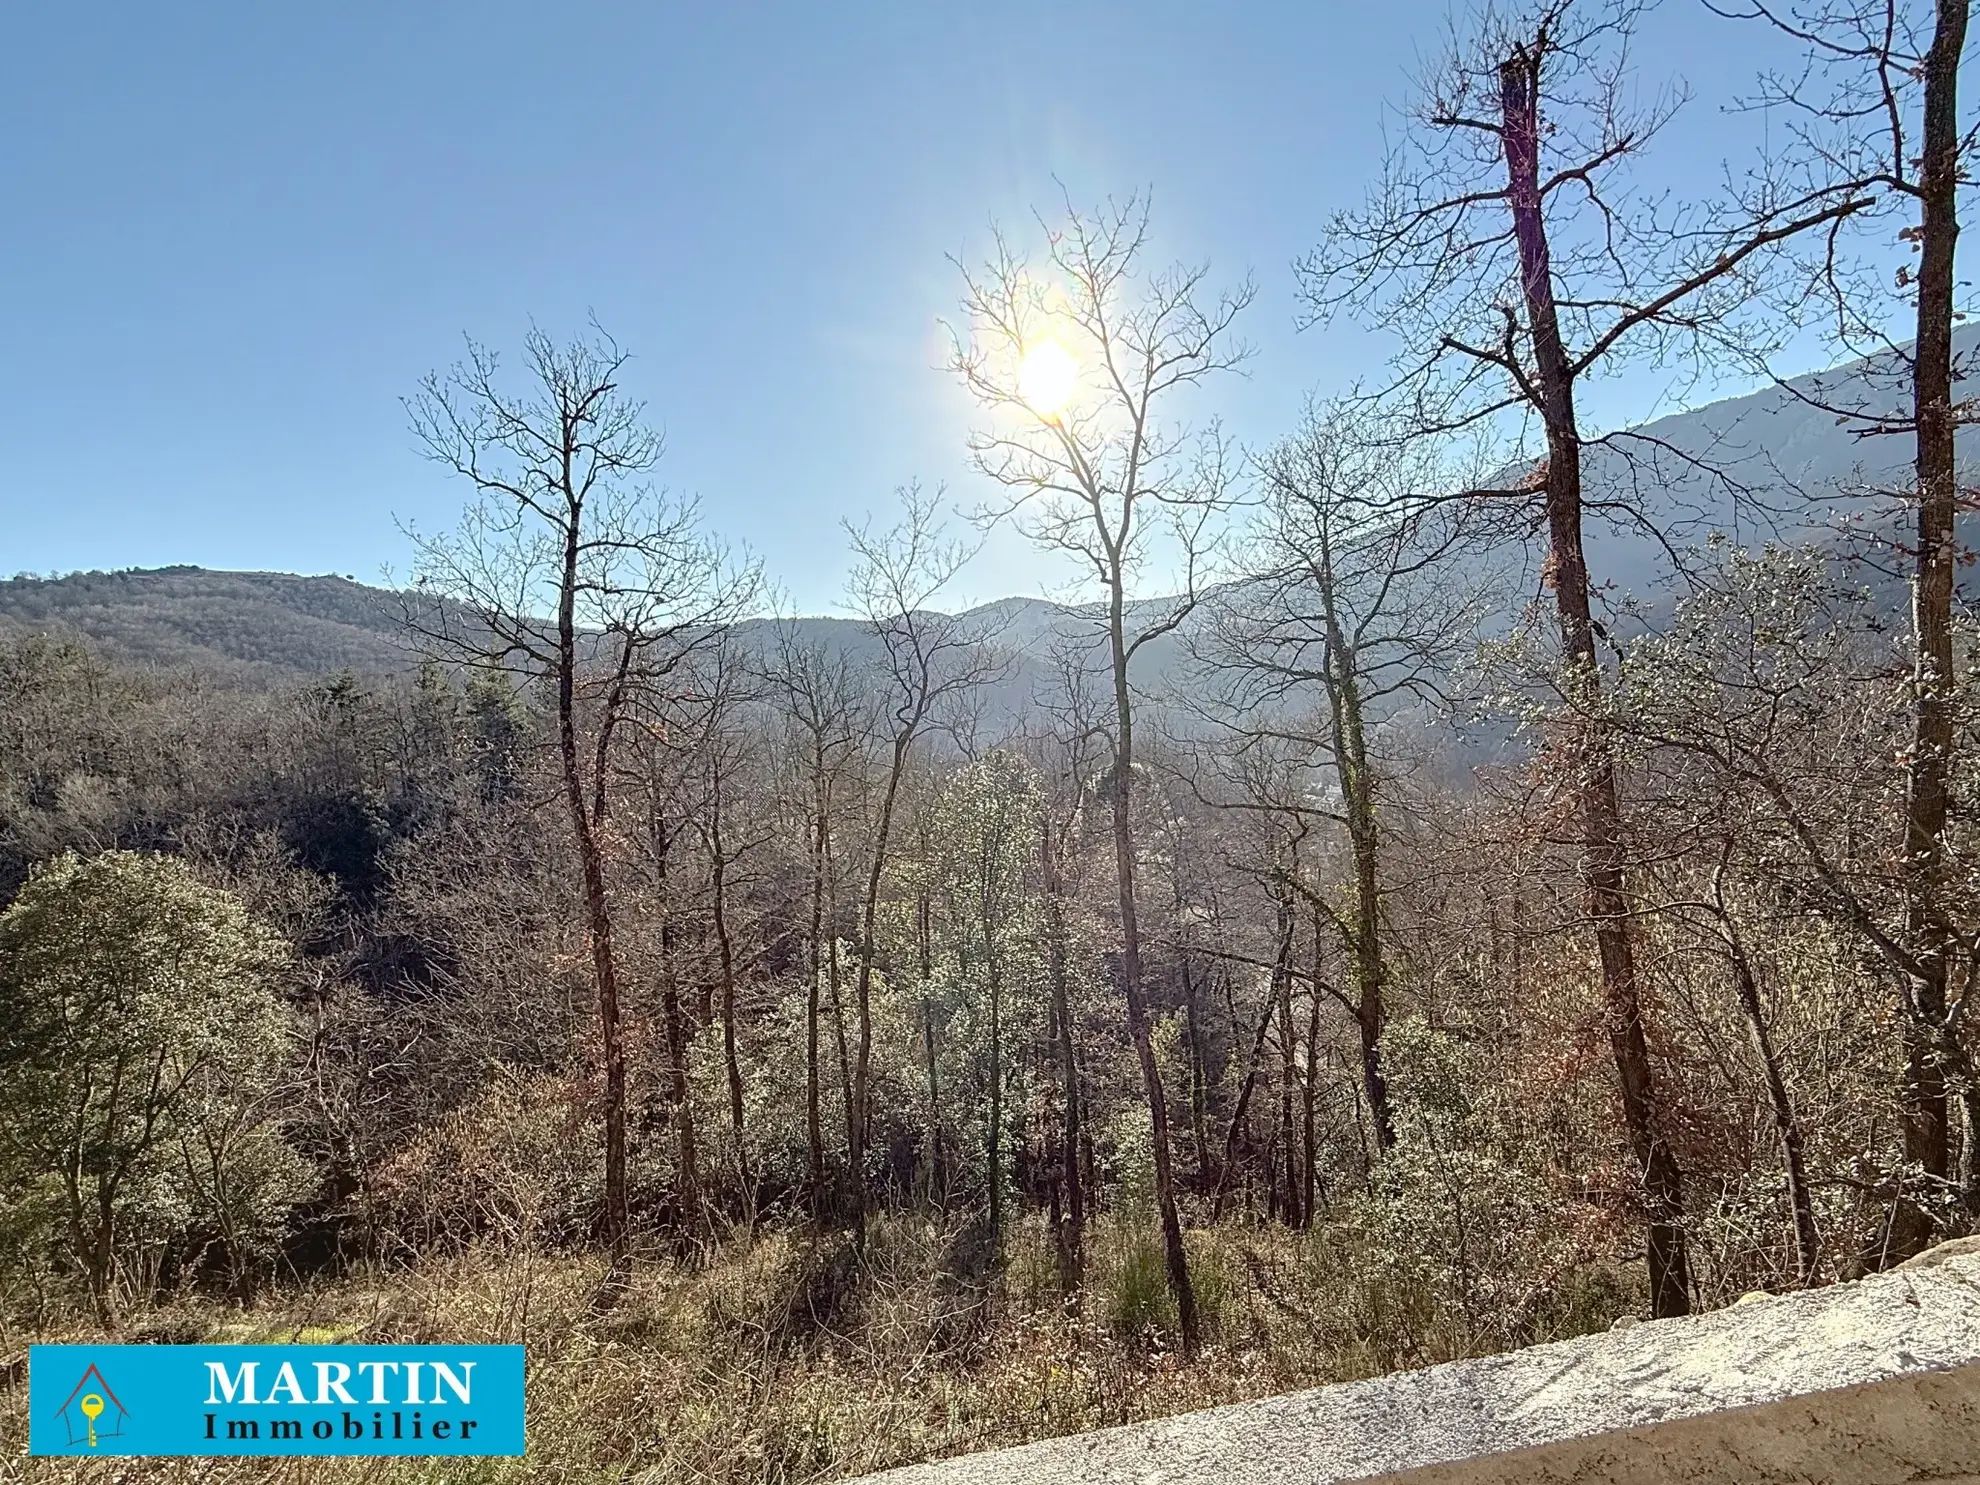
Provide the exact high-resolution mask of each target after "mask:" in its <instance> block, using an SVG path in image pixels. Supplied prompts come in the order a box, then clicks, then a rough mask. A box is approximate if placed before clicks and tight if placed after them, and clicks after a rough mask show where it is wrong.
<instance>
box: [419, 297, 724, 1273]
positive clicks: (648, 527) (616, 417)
mask: <svg viewBox="0 0 1980 1485" xmlns="http://www.w3.org/2000/svg"><path fill="white" fill-rule="evenodd" d="M627 359H628V357H627V353H626V352H625V351H624V350H622V349H621V348H620V347H619V346H618V344H617V343H616V342H615V341H613V340H612V339H611V338H610V337H609V336H607V335H606V334H605V333H604V332H603V331H602V330H599V329H598V328H597V327H596V326H595V325H594V326H593V327H592V334H591V335H590V336H589V337H588V338H579V339H575V340H573V341H571V342H570V343H569V344H566V345H558V344H557V343H555V342H554V341H552V340H551V339H550V337H549V336H547V335H546V334H544V333H543V332H542V331H540V330H532V331H531V332H530V334H529V336H528V338H527V339H526V340H525V341H524V350H523V361H524V374H523V376H521V377H519V378H517V379H516V382H515V384H514V385H511V383H510V382H509V381H508V380H507V379H506V378H505V377H504V375H503V373H502V369H501V366H500V364H499V361H498V358H497V356H496V354H495V353H494V352H493V351H491V350H489V349H488V348H486V347H485V346H482V345H480V344H478V343H476V342H473V341H470V342H469V343H468V351H467V356H466V358H465V359H464V360H463V361H461V362H460V363H458V364H456V365H455V366H454V368H453V369H452V370H451V371H450V372H448V373H447V374H446V375H444V376H443V375H441V374H439V373H434V374H431V375H429V376H428V377H427V378H426V380H425V381H424V382H423V383H422V385H421V388H420V391H419V393H418V394H417V395H416V396H415V397H413V398H412V399H411V400H410V401H409V402H408V404H407V410H408V413H409V414H410V417H411V420H412V427H413V432H414V435H415V436H416V437H417V438H418V439H419V441H420V444H421V445H422V447H423V448H424V449H425V451H426V453H427V454H428V456H429V457H431V458H432V459H433V460H434V461H435V462H437V463H439V464H441V465H442V466H444V467H446V468H448V469H451V470H452V471H454V473H456V474H457V475H459V476H460V477H461V478H462V479H464V480H466V481H467V482H468V484H469V485H470V487H471V491H472V493H471V495H470V498H469V504H468V506H467V510H466V512H465V514H464V515H463V517H462V520H461V524H460V526H459V528H458V529H457V530H456V531H454V532H453V533H451V534H446V535H437V536H430V535H424V534H420V533H413V541H414V544H415V547H416V549H417V553H418V556H417V563H416V567H415V570H414V581H415V587H416V590H417V592H418V593H419V594H420V595H421V596H422V598H423V599H431V600H435V601H432V602H421V603H420V604H419V605H418V607H417V608H415V609H414V610H412V612H411V614H410V620H411V623H412V625H413V627H414V629H415V630H416V632H417V633H418V634H419V635H420V637H421V638H422V640H423V641H424V642H425V643H426V644H427V645H428V646H429V647H430V649H431V650H432V652H433V653H435V654H436V655H438V656H441V657H443V658H446V659H451V660H453V661H456V662H459V663H464V664H467V665H470V666H474V667H477V668H480V669H484V670H497V671H502V672H505V673H508V674H510V675H513V676H517V677H520V678H522V679H524V680H526V681H528V682H530V683H532V684H536V685H540V686H542V687H544V688H545V689H547V690H548V691H550V692H551V693H552V696H553V697H554V710H555V714H556V735H557V760H558V773H559V778H560V781H561V784H562V792H563V796H564V806H565V810H566V813H567V816H568V819H569V823H570V827H571V835H572V839H573V841H574V843H575V845H576V847H577V853H578V864H579V869H580V872H581V874H582V880H583V889H584V893H583V895H584V903H585V915H586V928H587V932H588V936H589V939H590V943H591V955H592V972H593V976H594V983H595V988H596V991H597V998H598V1028H599V1042H600V1051H601V1060H602V1062H603V1064H604V1066H603V1072H604V1094H603V1099H602V1103H601V1108H600V1113H601V1115H602V1118H603V1122H604V1126H605V1211H604V1220H603V1236H604V1239H605V1242H606V1245H607V1247H608V1248H609V1250H610V1251H611V1254H612V1258H613V1273H614V1280H613V1282H614V1283H617V1282H622V1281H623V1278H624V1274H625V1267H626V1263H627V1259H628V1251H629V1242H630V1215H629V1205H628V1200H627V1193H626V1046H625V1030H624V1025H623V1009H622V1004H621V993H620V984H619V968H618V962H617V957H616V955H615V952H614V948H613V939H612V907H611V901H610V898H609V896H608V893H607V860H606V857H607V850H608V841H609V838H610V834H611V829H612V826H611V808H612V798H613V796H612V790H611V784H612V780H613V776H614V767H613V763H614V757H615V748H616V744H617V742H618V740H619V734H620V728H621V726H622V725H623V724H624V723H625V722H626V720H627V718H628V716H629V715H630V714H631V713H632V711H633V710H634V708H635V707H636V705H637V704H638V702H639V700H640V698H641V697H642V696H643V695H644V694H646V693H647V692H648V691H649V690H650V689H651V688H653V687H656V686H659V685H660V684H662V683H663V681H664V678H665V677H666V676H667V675H668V674H670V673H671V672H673V671H674V670H676V669H677V668H678V667H679V666H680V665H681V664H682V663H683V661H684V660H685V659H686V657H687V656H688V655H690V654H691V653H692V652H693V651H694V649H695V648H696V647H697V646H699V645H701V644H703V643H706V642H707V641H708V639H709V637H710V636H712V635H713V634H714V633H716V632H717V630H718V628H719V626H720V625H722V624H724V623H726V622H728V621H729V620H731V619H732V618H734V617H735V616H736V615H737V614H738V613H739V612H740V611H741V610H742V609H743V608H744V607H745V606H746V605H747V604H748V603H749V602H750V601H751V598H752V595H753V592H754V572H753V569H744V570H741V571H738V570H737V568H736V567H735V566H734V564H732V563H731V562H730V561H729V560H728V559H727V557H726V556H725V554H724V553H723V551H722V549H721V548H720V547H719V546H717V545H716V544H715V543H713V542H712V541H711V540H710V539H709V538H708V537H707V536H705V535H704V534H703V533H702V531H701V528H700V525H699V520H698V512H697V510H696V508H695V506H694V504H693V503H692V502H689V501H683V500H679V499H677V498H673V497H670V496H667V495H665V494H663V493H661V492H659V491H656V490H655V489H654V488H653V487H652V485H651V484H650V483H649V482H648V475H649V474H650V472H651V471H652V469H653V467H654V466H655V464H656V463H657V462H658V460H659V458H660V452H661V444H660V439H659V436H658V435H657V434H655V433H654V432H653V431H652V429H651V428H650V427H649V426H648V425H647V423H646V419H645V409H644V408H643V406H642V405H641V404H640V403H639V402H638V401H636V400H634V399H633V398H631V397H630V396H628V395H627V394H626V393H625V391H624V390H623V388H622V387H621V385H620V380H621V377H622V376H623V373H624V370H625V366H626V362H627Z"/></svg>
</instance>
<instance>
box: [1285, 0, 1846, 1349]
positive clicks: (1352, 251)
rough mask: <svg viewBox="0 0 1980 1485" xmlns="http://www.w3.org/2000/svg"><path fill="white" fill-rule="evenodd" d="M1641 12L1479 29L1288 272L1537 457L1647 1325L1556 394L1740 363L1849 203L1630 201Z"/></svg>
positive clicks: (1579, 436) (1650, 1195) (1604, 497)
mask: <svg viewBox="0 0 1980 1485" xmlns="http://www.w3.org/2000/svg"><path fill="white" fill-rule="evenodd" d="M1639 10H1640V6H1639V5H1637V4H1635V3H1633V0H1616V3H1611V4H1606V5H1604V4H1585V3H1576V0H1548V3H1545V4H1542V5H1540V6H1539V7H1537V8H1535V9H1533V10H1530V11H1528V12H1525V13H1522V14H1519V15H1514V16H1500V15H1497V14H1488V15H1487V16H1486V17H1485V18H1484V19H1482V20H1481V22H1480V24H1479V26H1478V27H1477V30H1476V34H1475V35H1474V36H1472V37H1471V38H1469V39H1468V40H1467V41H1466V42H1463V43H1460V45H1459V46H1458V47H1456V48H1454V50H1453V54H1452V56H1451V57H1450V59H1449V60H1448V62H1447V63H1446V64H1445V65H1444V66H1443V68H1442V69H1441V72H1440V74H1439V76H1437V77H1436V78H1435V79H1434V80H1433V81H1432V83H1431V85H1430V87H1429V88H1428V90H1427V92H1428V97H1427V99H1426V102H1425V106H1424V108H1423V109H1422V111H1421V114H1420V116H1419V119H1418V124H1417V128H1416V129H1415V130H1413V131H1412V132H1411V134H1410V135H1409V136H1408V138H1407V139H1406V141H1405V142H1404V144H1403V146H1402V147H1401V148H1400V149H1399V150H1398V151H1397V152H1396V153H1395V154H1394V155H1393V156H1392V157H1391V159H1390V160H1389V162H1388V164H1387V168H1386V170H1385V173H1384V177H1383V180H1382V182H1381V184H1380V185H1379V186H1378V187H1377V188H1376V190H1375V191H1374V192H1373V193H1372V194H1371V198H1370V201H1369V203H1368V205H1367V206H1366V207H1365V208H1363V209H1362V210H1360V211H1355V212H1348V213H1344V214H1342V215H1341V216H1340V217H1339V218H1338V219H1337V220H1336V221H1335V222H1334V223H1333V224H1332V226H1331V230H1330V232H1329V235H1328V239H1327V242H1326V244H1325V245H1324V246H1322V247H1320V248H1318V249H1316V250H1315V252H1314V253H1313V254H1312V255H1311V257H1310V258H1309V259H1308V260H1307V262H1306V263H1305V264H1304V265H1303V270H1302V273H1303V278H1304V292H1305V294H1306V296H1307V299H1308V302H1309V303H1310V304H1311V306H1312V307H1313V310H1314V312H1315V314H1316V316H1319V317H1323V318H1324V317H1326V316H1328V315H1331V314H1334V313H1337V312H1341V311H1349V310H1352V311H1356V312H1364V313H1370V314H1373V315H1375V316H1378V317H1380V318H1381V319H1383V320H1384V321H1385V322H1386V323H1389V324H1391V325H1396V326H1397V327H1399V328H1400V329H1401V330H1402V331H1403V333H1404V334H1405V336H1406V338H1407V340H1408V349H1407V350H1406V352H1405V357H1406V360H1405V362H1404V364H1403V371H1402V376H1401V378H1400V381H1399V383H1398V386H1399V389H1401V390H1402V391H1403V392H1404V393H1405V394H1406V395H1407V396H1408V397H1409V398H1410V400H1411V401H1412V403H1413V404H1414V407H1415V410H1416V412H1417V414H1418V416H1419V419H1420V421H1421V422H1422V423H1423V424H1424V425H1425V426H1426V427H1430V428H1437V429H1445V430H1456V429H1460V428H1475V427H1478V426H1480V425H1482V424H1486V423H1489V422H1491V421H1493V420H1495V419H1500V418H1502V417H1503V416H1505V415H1508V414H1513V415H1518V416H1521V417H1526V418H1531V419H1532V420H1534V421H1537V422H1538V423H1539V425H1540V428H1541V431H1542V432H1543V434H1544V436H1545V455H1544V458H1543V459H1542V461H1541V462H1540V463H1539V465H1538V467H1537V468H1535V469H1534V471H1533V473H1532V475H1531V477H1530V478H1529V479H1527V480H1525V481H1524V482H1522V484H1521V485H1520V486H1519V487H1518V488H1516V489H1512V490H1506V491H1499V492H1496V493H1498V494H1500V495H1503V496H1511V497H1514V498H1522V499H1525V500H1529V501H1530V500H1535V499H1537V501H1538V503H1539V506H1540V517H1541V521H1542V523H1543V524H1544V528H1545V530H1546V533H1547V547H1548V556H1547V564H1546V569H1545V582H1546V584H1547V586H1548V587H1549V588H1551V590H1552V592H1553V595H1554V608H1555V617H1556V620H1557V623H1558V627H1559V632H1560V642H1561V648H1562V652H1563V665H1564V681H1563V690H1564V693H1565V696H1566V700H1567V703H1568V706H1567V710H1568V715H1569V719H1570V720H1569V722H1568V735H1567V739H1566V741H1567V746H1566V748H1565V750H1564V757H1565V761H1566V763H1567V765H1568V767H1569V768H1570V770H1571V771H1572V774H1573V776H1574V779H1575V788H1576V793H1577V795H1578V804H1579V813H1580V816H1581V825H1582V835H1583V839H1582V842H1581V853H1580V854H1581V868H1582V876H1583V880H1584V885H1585V894H1586V901H1587V913H1588V918H1589V920H1590V922H1591V923H1592V925H1593V927H1594V930H1595V939H1596V946H1597V949H1598V951H1599V955H1600V959H1601V980H1602V991H1603V998H1604V1003H1605V1006H1606V1011H1607V1018H1608V1022H1609V1035H1610V1040H1611V1044H1612V1047H1613V1050H1614V1055H1615V1062H1616V1072H1617V1076H1618V1080H1619V1083H1620V1085H1621V1091H1622V1103H1623V1116H1624V1122H1625V1125H1626V1127H1627V1130H1628V1134H1629V1139H1630V1143H1631V1145H1632V1147H1633V1149H1634V1152H1635V1156H1636V1158H1637V1160H1638V1161H1639V1162H1640V1164H1641V1167H1642V1170H1643V1175H1644V1194H1645V1198H1646V1206H1647V1209H1648V1218H1649V1239H1650V1240H1649V1250H1648V1251H1649V1272H1650V1287H1651V1294H1652V1305H1653V1309H1654V1311H1655V1313H1656V1314H1658V1315H1660V1316H1661V1315H1678V1314H1683V1313H1686V1312H1687V1311H1688V1310H1689V1308H1690V1304H1691V1300H1690V1293H1689V1291H1690V1281H1689V1276H1688V1264H1687V1260H1686V1249H1685V1235H1684V1193H1683V1176H1682V1172H1681V1171H1680V1169H1679V1167H1678V1162H1677V1158H1676V1155H1675V1152H1674V1151H1673V1149H1672V1147H1671V1144H1670V1140H1669V1137H1668V1134H1667V1132H1666V1131H1665V1130H1664V1128H1663V1125H1664V1123H1665V1122H1666V1114H1665V1111H1664V1110H1663V1108H1662V1106H1661V1098H1660V1095H1659V1092H1658V1087H1657V1080H1656V1075H1655V1071H1654V1067H1653V1063H1652V1060H1651V1056H1650V1050H1649V1042H1648V1037H1647V1034H1646V1031H1645V1027H1644V1019H1643V1009H1642V998H1641V993H1640V990H1639V986H1638V977H1637V966H1636V957H1635V951H1634V948H1633V946H1632V944H1631V939H1630V931H1629V918H1630V912H1631V907H1630V898H1629V886H1628V882H1627V879H1626V871H1625V862H1626V859H1627V846H1626V840H1625V831H1624V819H1623V809H1622V801H1621V795H1620V792H1619V789H1618V786H1617V778H1616V765H1615V759H1614V756H1613V749H1612V747H1611V743H1610V738H1609V736H1608V733H1607V730H1606V728H1605V727H1604V725H1603V724H1602V722H1601V719H1600V706H1599V696H1600V693H1601V689H1602V671H1601V664H1600V657H1599V654H1598V639H1599V637H1600V632H1601V631H1600V625H1599V622H1598V620H1597V618H1596V616H1595V613H1594V609H1593V604H1592V591H1593V590H1592V585H1591V580H1590V576H1589V570H1588V561H1587V555H1586V550H1585V547H1584V543H1583V537H1584V529H1583V528H1584V524H1585V515H1586V512H1587V511H1588V509H1589V507H1590V497H1589V494H1588V492H1587V491H1585V490H1584V488H1583V478H1582V476H1583V453H1584V451H1585V449H1586V448H1587V447H1588V445H1589V443H1590V442H1591V441H1590V440H1589V439H1587V438H1585V437H1584V435H1583V432H1582V427H1581V422H1580V418H1579V415H1578V413H1577V411H1576V405H1575V398H1576V392H1577V389H1578V388H1579V386H1580V385H1581V383H1582V382H1583V381H1584V379H1585V378H1586V377H1588V376H1589V375H1590V374H1591V373H1597V372H1601V371H1606V370H1610V369H1612V368H1613V367H1614V366H1615V365H1617V364H1618V363H1619V362H1621V361H1622V360H1623V359H1625V358H1626V357H1628V356H1630V355H1639V356H1644V355H1648V356H1652V357H1655V358H1659V359H1660V360H1661V362H1663V363H1664V364H1671V363H1674V362H1675V363H1683V362H1685V361H1686V360H1687V359H1688V360H1689V363H1690V364H1691V365H1692V366H1693V367H1694V368H1696V369H1698V370H1700V371H1702V370H1703V368H1704V367H1705V366H1706V365H1708V364H1709V362H1710V359H1711V357H1712V355H1713V353H1714V352H1715V351H1718V350H1719V349H1720V348H1722V347H1723V346H1724V345H1725V344H1726V343H1727V342H1729V341H1737V342H1739V343H1740V344H1742V345H1743V346H1745V347H1746V348H1748V349H1751V348H1752V347H1753V346H1754V344H1755V343H1756V342H1757V341H1759V340H1763V339H1764V338H1765V333H1766V332H1767V330H1768V329H1769V328H1770V325H1771V322H1770V321H1768V320H1767V319H1765V318H1764V317H1761V316H1759V315H1757V314H1749V313H1748V311H1750V310H1753V309H1755V308H1756V306H1757V297H1758V294H1759V291H1760V289H1761V288H1762V287H1764V286H1766V285H1767V284H1768V283H1769V282H1770V279H1769V275H1770V273H1771V272H1775V271H1779V270H1780V269H1781V268H1782V265H1783V264H1784V263H1786V261H1787V253H1788V250H1789V248H1790V247H1791V246H1792V245H1793V244H1795V243H1796V242H1798V241H1799V240H1800V239H1801V238H1802V236H1803V235H1804V234H1808V233H1815V232H1820V231H1822V230H1823V229H1826V228H1832V227H1833V226H1834V224H1836V223H1838V222H1840V221H1842V220H1844V219H1846V218H1848V217H1849V216H1851V215H1853V214H1855V213H1856V212H1858V211H1861V210H1863V209H1864V208H1865V206H1866V205H1867V200H1866V198H1865V197H1864V196H1863V195H1862V194H1860V193H1857V192H1853V191H1850V190H1848V189H1844V190H1841V191H1835V190H1831V189H1828V188H1827V187H1825V186H1816V187H1814V188H1811V189H1808V190H1795V189H1790V188H1785V187H1783V186H1782V185H1781V184H1780V183H1779V182H1778V181H1777V180H1775V179H1773V178H1771V177H1769V176H1767V175H1766V174H1764V173H1762V174H1759V175H1756V176H1755V177H1753V178H1752V179H1751V180H1749V181H1748V182H1747V183H1746V185H1745V187H1744V189H1743V194H1740V195H1736V196H1735V195H1729V196H1728V197H1727V198H1726V199H1723V200H1717V201H1708V202H1704V203H1701V204H1698V205H1696V206H1690V207H1687V206H1683V205H1673V204H1671V203H1670V202H1669V201H1668V200H1667V199H1666V198H1664V197H1663V196H1661V195H1657V194H1649V195H1645V194H1641V193H1636V192H1633V191H1632V190H1631V188H1630V182H1629V177H1628V173H1627V166H1628V165H1629V164H1631V163H1632V162H1633V161H1634V159H1635V158H1636V157H1637V156H1639V155H1640V154H1641V153H1642V152H1643V150H1644V148H1645V147H1646V146H1647V145H1648V143H1649V142H1650V141H1651V140H1652V139H1653V138H1654V137H1655V135H1656V133H1657V132H1658V130H1659V128H1660V127H1661V126H1662V124H1663V123H1664V122H1666V121H1667V120H1668V118H1669V117H1670V114H1671V111H1672V110H1673V109H1674V108H1675V106H1676V103H1677V102H1678V101H1679V100H1678V99H1677V98H1674V97H1666V98H1664V99H1661V100H1659V101H1657V102H1656V103H1653V104H1652V105H1651V106H1650V107H1649V108H1648V109H1647V110H1645V111H1641V112H1633V111H1632V110H1631V109H1630V108H1629V107H1628V106H1627V104H1626V99H1627V97H1628V83H1627V62H1628V41H1629V37H1630V33H1631V29H1632V26H1633V24H1634V21H1635V19H1636V16H1637V14H1638V12H1639ZM1608 442H1609V444H1610V446H1611V447H1621V446H1624V445H1625V444H1626V443H1627V439H1626V437H1624V436H1620V435H1617V436H1612V437H1611V438H1610V440H1608ZM1480 493H1481V494H1482V493H1485V492H1480ZM1622 494H1623V496H1624V497H1625V498H1617V496H1616V495H1615V494H1612V493H1611V492H1598V493H1597V495H1596V497H1595V504H1596V506H1597V508H1598V509H1601V508H1606V509H1607V510H1608V511H1610V512H1612V513H1613V514H1615V515H1617V516H1619V517H1621V518H1623V519H1625V520H1628V521H1630V522H1632V523H1634V524H1635V525H1636V526H1637V527H1638V528H1639V529H1641V530H1644V531H1645V532H1647V533H1649V534H1650V535H1652V536H1653V537H1659V536H1660V534H1659V532H1658V530H1657V520H1656V517H1655V513H1654V512H1649V511H1646V510H1644V509H1643V508H1642V507H1641V506H1640V505H1637V504H1634V503H1632V502H1630V501H1628V500H1627V498H1626V495H1627V492H1622Z"/></svg>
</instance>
